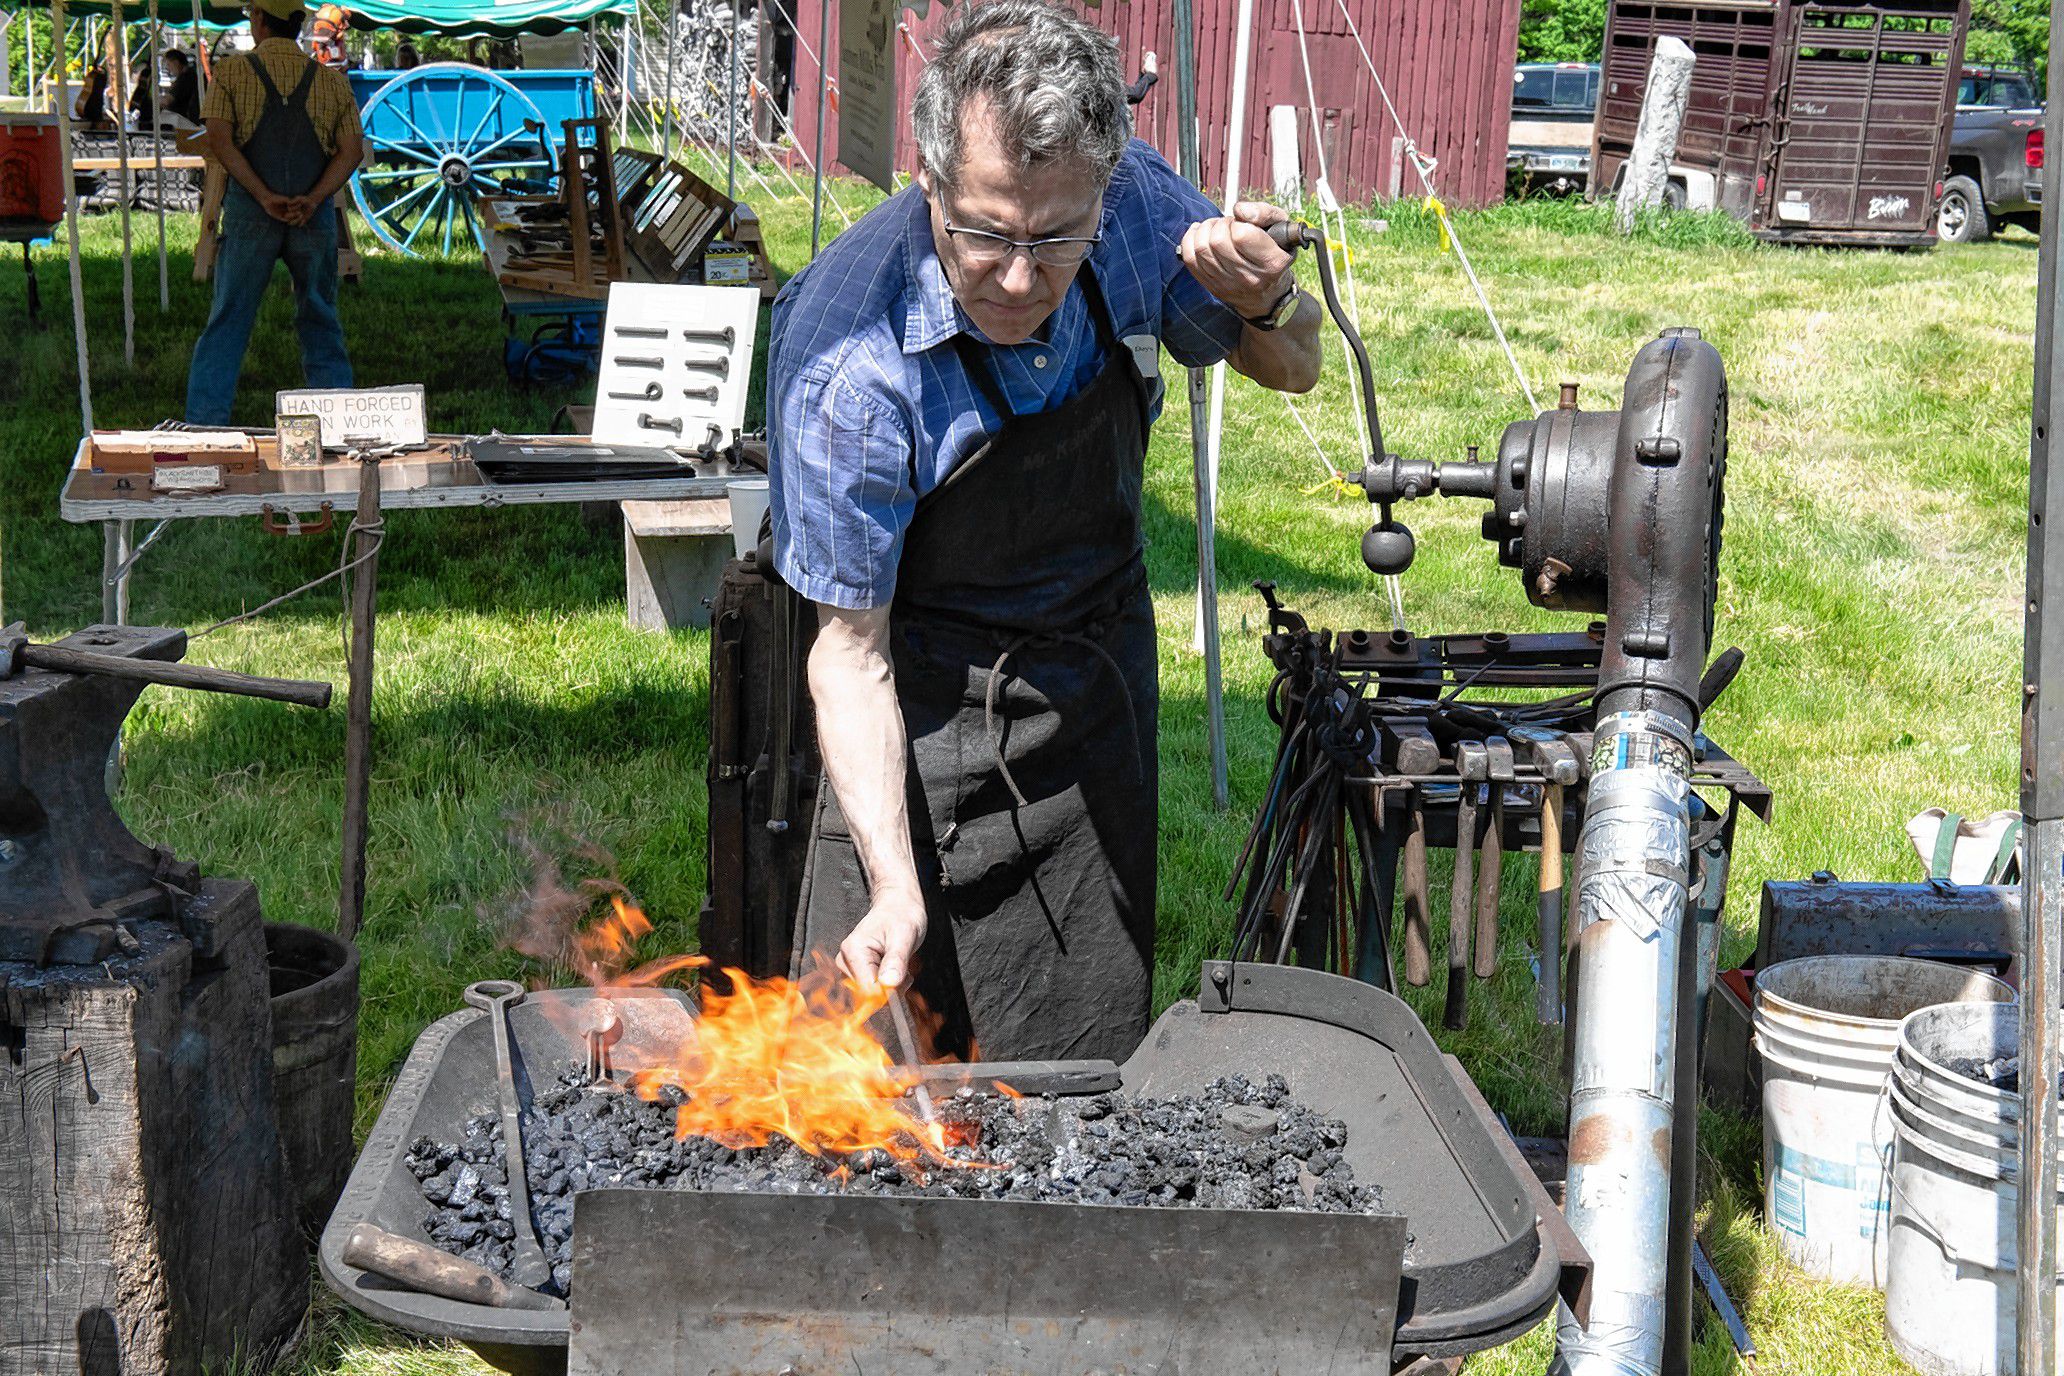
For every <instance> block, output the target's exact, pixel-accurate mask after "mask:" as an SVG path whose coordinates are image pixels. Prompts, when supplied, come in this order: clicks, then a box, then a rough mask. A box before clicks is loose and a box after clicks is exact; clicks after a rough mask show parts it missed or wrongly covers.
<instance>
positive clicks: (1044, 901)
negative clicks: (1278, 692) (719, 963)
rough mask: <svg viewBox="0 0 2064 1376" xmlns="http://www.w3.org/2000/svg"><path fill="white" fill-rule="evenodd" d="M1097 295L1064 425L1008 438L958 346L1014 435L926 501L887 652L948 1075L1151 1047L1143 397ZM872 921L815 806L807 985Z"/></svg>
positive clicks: (1149, 649) (1045, 425)
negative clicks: (1097, 355)
mask: <svg viewBox="0 0 2064 1376" xmlns="http://www.w3.org/2000/svg"><path fill="white" fill-rule="evenodd" d="M1080 281H1081V283H1082V287H1083V291H1084V293H1085V294H1086V296H1087V300H1088V306H1089V314H1090V317H1091V318H1092V320H1093V321H1094V322H1095V328H1096V330H1097V334H1098V338H1099V340H1100V341H1101V342H1102V344H1103V347H1104V354H1105V358H1104V365H1103V367H1102V369H1101V370H1099V371H1098V373H1097V375H1096V378H1095V380H1094V381H1092V382H1091V383H1090V384H1089V385H1088V386H1087V387H1086V388H1084V389H1083V390H1082V391H1081V392H1080V393H1078V394H1077V395H1076V396H1075V397H1074V398H1072V399H1071V400H1069V401H1067V402H1065V403H1063V404H1062V405H1061V406H1060V407H1058V408H1056V409H1054V410H1050V411H1045V412H1041V413H1039V414H1037V415H1026V416H1021V415H1014V414H1013V413H1012V412H1011V411H1010V409H1009V406H1008V404H1007V403H1006V402H1005V400H1004V397H1003V390H1002V388H1001V387H1000V386H999V385H998V384H997V382H996V380H995V378H994V376H993V375H992V374H991V372H990V367H989V362H988V360H987V359H986V358H984V357H983V356H982V351H981V349H980V348H979V347H978V346H977V345H975V344H974V342H973V341H972V340H970V339H969V338H968V336H967V335H966V334H960V335H957V336H955V340H954V343H955V347H956V348H958V349H959V350H960V354H961V359H962V361H963V363H964V364H965V365H966V367H967V370H968V374H969V376H971V377H972V378H973V379H974V380H975V382H976V384H977V386H978V387H980V389H981V391H982V394H983V396H984V397H985V398H986V399H987V400H988V402H989V404H990V406H991V407H992V408H993V409H994V410H995V411H996V412H997V414H998V416H999V417H1000V419H1001V425H1002V428H1001V429H1000V430H998V431H997V432H996V433H995V434H994V435H993V437H992V438H991V439H990V440H989V442H988V443H987V444H986V445H984V446H983V447H982V448H981V449H980V450H979V451H977V452H976V453H975V454H974V455H972V456H971V457H969V458H968V459H967V460H966V461H965V462H964V463H962V464H961V465H960V466H959V467H958V468H956V469H955V470H954V471H953V472H952V473H950V474H948V475H947V477H946V480H945V481H944V482H943V483H941V484H940V485H939V486H938V487H937V488H935V489H934V490H933V491H931V492H929V493H927V494H926V495H925V497H924V498H922V499H921V500H920V501H919V502H918V504H917V511H916V514H915V515H914V516H913V517H912V520H911V524H910V529H909V532H908V533H907V534H906V536H905V539H904V546H903V555H902V561H901V563H900V564H899V565H898V568H897V574H896V599H895V602H894V605H893V608H892V613H891V617H890V625H889V636H890V642H891V650H892V654H893V660H894V667H895V673H896V695H897V698H898V700H899V702H900V703H901V704H902V708H903V720H904V725H905V727H906V728H907V731H908V735H909V741H910V754H909V759H908V762H907V763H908V778H909V789H910V829H911V842H912V847H913V849H914V851H915V853H916V858H917V870H918V877H919V880H920V882H921V883H922V884H923V887H924V895H925V907H926V911H927V915H928V919H929V920H928V931H927V933H926V936H925V941H924V945H923V946H922V947H921V948H920V950H919V953H918V960H917V969H916V972H915V974H914V977H913V982H912V986H911V987H912V990H913V992H914V993H915V994H916V995H917V997H918V998H919V999H921V1000H922V1001H923V1003H924V1005H925V1006H926V1007H927V1008H928V1009H930V1010H931V1011H932V1013H933V1014H935V1015H936V1016H937V1017H938V1018H939V1019H940V1020H941V1022H940V1026H939V1028H938V1029H937V1032H936V1033H935V1037H934V1041H935V1045H936V1047H937V1049H938V1050H939V1051H940V1052H941V1053H942V1054H949V1055H957V1056H961V1057H972V1056H975V1055H979V1056H980V1058H981V1059H983V1060H1020V1059H1047V1058H1073V1057H1108V1058H1110V1059H1113V1060H1123V1059H1124V1058H1125V1057H1126V1056H1128V1055H1130V1054H1131V1052H1132V1050H1133V1048H1134V1047H1135V1046H1137V1045H1138V1044H1139V1041H1140V1039H1141V1038H1142V1037H1144V1036H1145V1035H1146V1030H1147V1013H1148V1009H1149V1001H1150V998H1151V994H1152V987H1153V971H1154V877H1155V876H1154V866H1155V859H1156V854H1157V850H1158V844H1157V843H1158V831H1159V798H1158V792H1157V774H1156V769H1155V734H1156V722H1157V716H1158V709H1159V690H1158V684H1157V674H1158V671H1159V661H1158V657H1157V653H1156V646H1155V639H1154V608H1153V602H1152V599H1151V598H1150V596H1149V594H1148V589H1147V573H1146V565H1145V563H1144V561H1143V559H1142V547H1143V541H1142V539H1141V534H1140V490H1141V481H1142V473H1143V465H1144V460H1145V456H1146V442H1147V416H1148V406H1149V403H1150V398H1149V393H1148V390H1147V384H1146V383H1145V381H1144V380H1143V379H1142V378H1141V377H1140V374H1139V370H1138V367H1137V365H1136V364H1135V363H1134V361H1133V357H1132V352H1131V350H1130V349H1129V348H1128V347H1127V346H1126V345H1124V344H1123V343H1121V342H1120V341H1119V339H1118V337H1117V333H1116V330H1115V327H1114V325H1113V322H1112V321H1111V318H1110V312H1109V309H1108V308H1107V307H1106V305H1105V303H1104V299H1103V294H1102V293H1101V292H1100V291H1099V290H1098V288H1097V285H1096V283H1095V281H1094V280H1093V279H1092V278H1091V276H1090V274H1089V272H1088V271H1087V269H1085V270H1084V271H1083V273H1082V276H1081V278H1080ZM820 710H822V709H821V708H820ZM867 908H868V896H867V885H866V882H865V880H864V879H863V877H862V874H861V871H860V866H859V861H858V857H857V855H856V853H855V851H854V848H853V841H852V837H851V833H850V832H849V831H848V830H847V826H846V820H845V817H844V816H843V815H842V814H841V812H840V811H839V806H838V800H837V799H836V798H835V797H834V796H833V792H832V789H831V788H830V787H828V786H827V787H824V788H821V789H819V790H818V808H817V817H816V823H815V831H814V833H813V835H812V838H811V847H810V862H809V868H808V875H807V877H806V879H805V881H804V886H803V894H802V900H801V903H800V917H801V920H802V923H803V930H804V940H802V941H799V942H797V943H796V950H797V952H798V966H799V968H800V964H801V961H802V960H805V959H807V955H806V954H805V953H807V952H808V951H811V950H815V951H818V952H822V953H825V954H831V953H834V952H836V950H837V948H838V946H839V943H840V942H841V941H843V940H844V939H845V938H846V936H847V935H848V934H849V933H850V932H851V931H852V929H853V927H854V926H855V925H856V924H857V923H858V922H859V921H860V919H861V918H862V917H864V916H866V913H867Z"/></svg>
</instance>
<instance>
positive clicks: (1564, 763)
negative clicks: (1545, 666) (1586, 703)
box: [1512, 726, 1578, 1026]
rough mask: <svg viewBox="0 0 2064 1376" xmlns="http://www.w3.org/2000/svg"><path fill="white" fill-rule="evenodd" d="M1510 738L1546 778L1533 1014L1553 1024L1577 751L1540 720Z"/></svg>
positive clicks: (1558, 1015) (1558, 1003)
mask: <svg viewBox="0 0 2064 1376" xmlns="http://www.w3.org/2000/svg"><path fill="white" fill-rule="evenodd" d="M1512 742H1513V745H1514V747H1515V748H1516V749H1517V750H1518V751H1519V753H1520V756H1521V758H1522V759H1523V760H1524V761H1525V762H1526V763H1528V764H1531V765H1532V766H1533V767H1534V768H1535V769H1537V770H1539V771H1540V773H1541V777H1542V779H1543V780H1544V781H1545V782H1544V783H1543V784H1542V785H1541V823H1540V826H1541V880H1540V898H1539V900H1538V907H1537V908H1536V913H1535V921H1536V936H1537V938H1538V939H1539V941H1540V947H1541V951H1540V960H1541V971H1540V975H1539V976H1538V978H1537V980H1536V983H1535V985H1534V1019H1535V1021H1537V1022H1539V1023H1541V1024H1542V1025H1543V1026H1553V1025H1555V1024H1557V1023H1560V1022H1561V1021H1562V893H1563V883H1562V810H1563V806H1564V794H1563V790H1565V789H1567V788H1569V787H1571V786H1572V785H1573V784H1575V783H1576V782H1577V779H1578V764H1577V752H1576V751H1574V750H1572V749H1571V748H1570V743H1569V739H1568V737H1566V736H1565V735H1564V734H1563V733H1562V732H1560V731H1553V730H1549V729H1547V728H1545V727H1539V726H1522V727H1515V728H1514V729H1513V732H1512Z"/></svg>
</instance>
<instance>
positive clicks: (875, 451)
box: [767, 140, 1241, 608]
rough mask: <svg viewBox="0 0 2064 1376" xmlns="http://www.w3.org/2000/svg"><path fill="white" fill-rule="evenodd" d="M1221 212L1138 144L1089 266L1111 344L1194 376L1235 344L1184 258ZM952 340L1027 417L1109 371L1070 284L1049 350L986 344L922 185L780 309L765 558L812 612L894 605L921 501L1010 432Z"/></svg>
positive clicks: (794, 290)
mask: <svg viewBox="0 0 2064 1376" xmlns="http://www.w3.org/2000/svg"><path fill="white" fill-rule="evenodd" d="M1217 214H1218V210H1217V208H1216V207H1214V206H1213V205H1212V204H1211V202H1209V201H1207V200H1206V199H1204V197H1203V196H1202V195H1200V194H1199V193H1198V191H1197V190H1196V188H1194V187H1192V186H1191V185H1190V184H1189V183H1188V182H1185V181H1184V180H1182V178H1181V177H1179V176H1177V175H1176V172H1175V169H1174V168H1172V167H1170V166H1169V165H1168V163H1167V162H1166V160H1164V159H1163V158H1162V157H1161V155H1160V154H1159V153H1156V152H1155V151H1154V150H1153V149H1152V148H1150V147H1148V146H1147V145H1146V144H1144V143H1141V142H1139V141H1137V140H1135V141H1134V142H1133V144H1132V145H1131V146H1130V147H1129V148H1128V149H1127V150H1126V152H1125V154H1124V156H1123V157H1121V158H1120V159H1119V162H1118V167H1117V170H1116V171H1115V172H1114V173H1113V175H1112V177H1111V184H1110V187H1109V189H1108V190H1107V191H1106V192H1105V193H1104V212H1103V221H1102V224H1101V227H1100V232H1101V234H1102V236H1103V237H1102V241H1101V242H1100V243H1099V244H1098V245H1097V247H1096V249H1095V250H1094V251H1093V252H1092V254H1091V255H1090V259H1089V268H1090V269H1091V270H1093V271H1094V272H1095V274H1096V279H1097V285H1098V286H1099V287H1100V288H1102V290H1103V293H1104V300H1105V302H1106V303H1107V304H1108V305H1109V307H1110V310H1111V316H1112V321H1113V324H1114V325H1115V326H1116V331H1117V335H1118V337H1119V338H1120V339H1121V340H1132V339H1134V338H1136V337H1139V336H1145V337H1146V339H1147V340H1157V341H1159V343H1160V344H1162V345H1165V346H1167V349H1168V351H1169V353H1171V354H1172V355H1174V357H1175V359H1176V361H1177V362H1179V363H1181V364H1183V365H1185V366H1187V367H1203V366H1205V365H1208V364H1211V363H1216V362H1218V361H1219V360H1220V359H1222V358H1224V357H1225V356H1226V355H1227V354H1228V353H1229V352H1230V351H1231V350H1232V348H1233V346H1234V345H1235V344H1236V343H1237V342H1238V341H1239V338H1240V329H1241V324H1240V318H1239V317H1238V316H1237V315H1236V314H1234V312H1233V311H1232V310H1231V309H1230V308H1229V307H1227V306H1225V305H1223V304H1221V303H1220V302H1219V301H1218V300H1217V299H1216V298H1215V297H1213V296H1212V295H1211V294H1210V293H1209V292H1207V291H1205V290H1204V288H1203V287H1202V286H1200V285H1198V283H1197V281H1196V279H1194V278H1193V277H1191V276H1190V273H1189V270H1188V269H1187V268H1185V267H1184V266H1183V264H1182V258H1181V256H1180V254H1179V253H1178V251H1177V250H1178V248H1179V247H1180V245H1181V243H1182V237H1183V233H1184V231H1185V230H1187V229H1188V228H1189V227H1190V225H1192V224H1193V223H1195V222H1196V221H1198V220H1206V219H1210V218H1212V217H1213V216H1215V215H1217ZM962 331H966V332H967V333H968V334H969V335H970V337H971V338H973V339H974V340H976V341H977V342H978V343H979V344H980V345H981V349H980V350H979V352H980V353H981V354H983V355H985V356H986V358H987V360H988V362H989V364H990V367H991V375H992V376H993V377H994V378H995V379H996V381H997V383H998V384H999V385H1000V386H1001V388H1002V390H1003V393H1004V396H1005V398H1006V399H1007V400H1008V401H1009V402H1010V404H1011V407H1012V409H1013V410H1014V411H1016V412H1017V413H1019V414H1032V413H1035V412H1039V411H1045V410H1049V409H1051V408H1053V407H1055V406H1059V405H1061V404H1062V403H1063V402H1065V401H1067V400H1068V399H1069V398H1070V397H1072V396H1074V395H1075V393H1076V392H1078V391H1079V390H1081V389H1082V388H1083V387H1084V386H1086V385H1087V384H1088V383H1089V382H1090V381H1091V380H1092V379H1093V378H1095V376H1096V374H1097V371H1098V369H1099V368H1100V367H1101V366H1102V365H1103V362H1104V349H1103V346H1102V344H1101V343H1100V342H1099V340H1098V337H1097V330H1096V325H1095V323H1094V322H1093V321H1092V320H1091V319H1090V317H1089V309H1088V305H1087V303H1086V301H1085V299H1084V295H1083V290H1082V284H1081V282H1080V280H1079V278H1078V280H1077V281H1076V282H1075V283H1074V284H1073V286H1071V288H1070V289H1069V291H1068V294H1067V296H1066V297H1064V298H1063V299H1062V302H1061V305H1060V308H1059V309H1058V310H1056V311H1055V312H1054V314H1053V316H1052V317H1051V319H1050V320H1049V321H1048V322H1047V326H1046V329H1045V330H1044V332H1043V333H1044V334H1045V338H1044V339H1043V340H1042V339H1033V340H1029V341H1027V342H1025V343H1023V344H1016V345H1009V346H1000V345H994V344H990V343H988V342H987V341H986V340H984V339H983V338H982V335H981V333H980V332H979V331H978V330H977V329H976V327H975V326H974V324H973V322H971V321H970V320H969V319H968V317H967V315H966V313H965V312H964V311H962V310H961V308H960V306H959V304H958V303H957V302H956V301H955V300H954V298H953V289H952V287H951V285H950V284H949V283H948V282H947V279H946V271H945V268H944V267H943V265H941V263H940V262H939V256H938V252H937V248H936V246H935V245H934V244H933V242H932V226H931V218H930V213H929V211H928V210H927V208H926V204H925V199H924V196H923V193H922V192H921V191H920V190H919V189H918V188H917V187H915V186H911V187H909V188H907V189H905V190H904V191H903V192H901V193H899V194H898V195H895V196H892V197H890V198H889V199H888V200H886V201H884V202H883V203H882V204H881V205H878V206H876V207H875V208H874V209H873V210H871V211H869V212H868V213H867V214H866V215H865V216H864V217H862V218H861V219H860V220H859V222H858V223H856V224H854V225H853V226H852V228H850V229H848V230H846V231H845V233H843V234H841V235H839V237H838V238H837V239H835V240H833V241H832V243H831V244H830V245H829V246H828V247H827V248H826V249H825V250H824V252H823V253H822V254H820V255H819V256H818V258H817V260H816V261H815V262H813V263H811V264H810V265H809V266H808V267H807V268H805V269H803V271H802V272H800V273H798V274H796V276H795V278H794V280H792V281H791V282H789V284H788V285H787V287H786V288H784V289H783V291H782V293H781V296H780V299H779V300H777V301H776V302H775V303H774V324H773V333H772V338H771V341H770V343H769V346H768V365H767V412H768V427H767V428H768V470H769V474H770V476H771V478H772V483H771V488H772V499H773V524H774V561H775V567H776V568H777V569H778V570H779V572H780V574H781V576H782V578H783V579H784V580H786V581H787V583H788V584H789V586H790V587H792V588H794V589H795V590H796V591H798V592H800V593H801V594H802V595H803V596H805V597H807V598H809V599H810V600H811V601H813V602H824V603H829V604H830V605H832V606H835V607H846V608H867V607H883V606H887V605H888V604H889V601H890V600H891V598H893V597H894V595H895V591H896V565H897V561H898V560H899V559H900V558H901V555H902V549H903V534H904V531H905V530H907V529H908V528H909V525H910V516H911V513H912V511H913V510H915V508H916V505H917V499H918V498H919V497H920V496H922V495H924V494H925V493H927V492H929V491H931V490H932V489H933V488H935V487H937V486H938V485H939V483H940V482H942V481H944V479H945V478H946V475H947V474H949V473H951V472H952V471H953V469H954V467H955V466H956V465H958V464H959V463H961V462H962V461H963V460H965V459H966V458H967V457H968V456H969V455H971V454H973V453H974V452H975V451H976V450H977V449H979V448H980V447H981V445H982V444H983V443H984V442H985V441H986V440H987V439H988V438H989V437H990V436H991V435H992V434H994V433H995V432H996V430H997V429H998V428H999V427H1000V425H1001V424H1002V420H1001V418H1000V417H998V416H997V415H996V414H995V412H994V410H993V408H991V407H990V406H989V405H988V403H987V402H986V401H985V400H984V399H983V398H982V394H981V392H980V390H979V385H978V384H977V383H976V382H975V380H974V379H973V378H971V377H969V376H968V373H967V369H966V368H965V366H964V365H963V364H962V362H961V359H960V354H959V351H958V350H957V349H956V348H955V347H954V345H953V337H954V336H955V335H956V334H959V333H961V332H962ZM1142 347H1144V345H1142ZM1150 356H1151V355H1150ZM1156 392H1157V401H1156V407H1155V410H1156V412H1157V414H1158V411H1159V404H1158V392H1159V387H1158V385H1157V386H1156ZM1063 514H1064V513H1060V512H1055V513H1052V514H1051V519H1060V518H1061V517H1062V516H1063ZM1026 519H1039V517H1038V516H1036V515H1033V514H1032V513H1027V514H1026Z"/></svg>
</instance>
